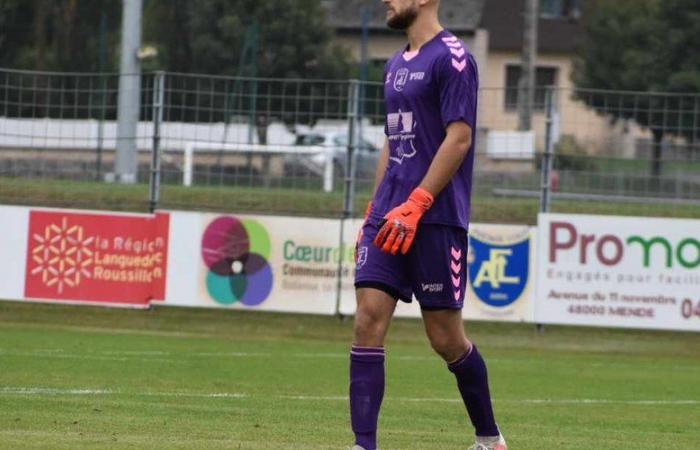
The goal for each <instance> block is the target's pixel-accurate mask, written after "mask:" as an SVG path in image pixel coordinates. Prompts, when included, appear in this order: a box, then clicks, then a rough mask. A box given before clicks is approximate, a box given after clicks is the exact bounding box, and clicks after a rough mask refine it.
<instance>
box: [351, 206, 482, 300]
mask: <svg viewBox="0 0 700 450" xmlns="http://www.w3.org/2000/svg"><path fill="white" fill-rule="evenodd" d="M362 231H363V233H364V234H363V236H362V239H361V240H360V243H359V245H358V249H357V264H356V270H355V288H367V287H369V288H374V289H379V290H381V291H383V292H386V293H387V294H389V295H391V296H392V297H394V298H396V299H399V300H403V301H404V302H407V303H410V302H411V300H412V297H413V296H414V295H415V297H416V298H417V299H418V303H419V304H420V307H421V309H425V310H438V309H461V308H462V306H463V305H464V291H465V289H466V283H467V242H468V241H467V232H466V231H464V229H462V228H459V227H452V226H446V225H433V224H421V225H419V226H418V231H417V233H416V237H415V239H414V241H413V245H412V246H411V248H410V250H409V251H408V253H407V254H405V255H402V254H400V253H399V254H397V255H396V256H393V255H391V254H389V253H383V252H382V251H381V250H380V249H379V248H378V247H376V246H375V245H374V244H373V243H372V241H373V240H374V238H375V236H376V235H377V233H378V232H379V228H378V227H377V222H376V220H374V219H368V220H367V221H365V223H364V225H363V228H362Z"/></svg>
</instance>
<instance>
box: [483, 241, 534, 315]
mask: <svg viewBox="0 0 700 450" xmlns="http://www.w3.org/2000/svg"><path fill="white" fill-rule="evenodd" d="M469 240H470V242H469V281H470V283H471V285H472V289H473V290H474V293H475V294H476V296H477V298H478V300H480V301H481V302H483V303H485V304H487V305H489V306H491V307H494V308H505V307H507V306H509V305H511V304H512V303H514V302H515V301H516V300H518V298H520V296H521V295H522V293H523V291H524V290H525V287H526V286H527V282H528V267H529V259H530V237H529V236H528V237H526V238H525V239H524V240H521V241H520V242H516V243H513V244H507V245H504V244H498V245H496V244H494V243H491V242H488V241H487V240H482V239H480V238H477V237H475V236H474V235H472V236H470V238H469Z"/></svg>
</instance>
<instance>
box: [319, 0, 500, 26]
mask: <svg viewBox="0 0 700 450" xmlns="http://www.w3.org/2000/svg"><path fill="white" fill-rule="evenodd" d="M492 1H493V0H488V1H486V0H442V1H441V3H440V22H441V23H442V25H443V26H444V27H445V28H447V29H448V30H450V31H452V32H456V33H460V32H461V33H464V32H474V31H475V30H476V29H477V28H479V24H480V23H481V20H482V12H483V10H484V4H485V3H489V2H492ZM507 1H511V0H507ZM323 5H324V6H325V7H326V10H327V11H328V18H329V23H330V25H331V26H332V27H333V28H335V29H337V30H347V31H349V30H359V29H360V28H362V12H361V11H362V7H363V6H366V7H368V8H369V9H370V19H369V29H370V30H388V29H387V26H386V19H385V17H386V7H385V6H384V5H383V4H382V2H380V1H379V0H323Z"/></svg>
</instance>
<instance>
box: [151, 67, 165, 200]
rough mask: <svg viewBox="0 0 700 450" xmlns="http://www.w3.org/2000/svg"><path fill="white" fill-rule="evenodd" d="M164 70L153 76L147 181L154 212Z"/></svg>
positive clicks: (157, 179)
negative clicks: (148, 177)
mask: <svg viewBox="0 0 700 450" xmlns="http://www.w3.org/2000/svg"><path fill="white" fill-rule="evenodd" d="M164 91H165V72H161V71H158V72H156V73H155V75H154V76H153V106H152V112H153V117H152V120H153V146H152V148H151V174H150V183H149V207H148V209H149V211H150V212H151V213H153V212H155V210H156V208H157V207H158V201H159V200H160V125H161V123H162V122H163V98H164Z"/></svg>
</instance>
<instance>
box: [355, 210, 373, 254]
mask: <svg viewBox="0 0 700 450" xmlns="http://www.w3.org/2000/svg"><path fill="white" fill-rule="evenodd" d="M370 211H372V202H371V201H370V202H367V209H366V210H365V219H364V221H363V222H362V225H360V231H358V232H357V240H355V262H356V263H357V252H358V251H359V250H360V241H361V240H362V235H363V234H364V231H363V230H364V228H365V222H367V217H369V212H370Z"/></svg>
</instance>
